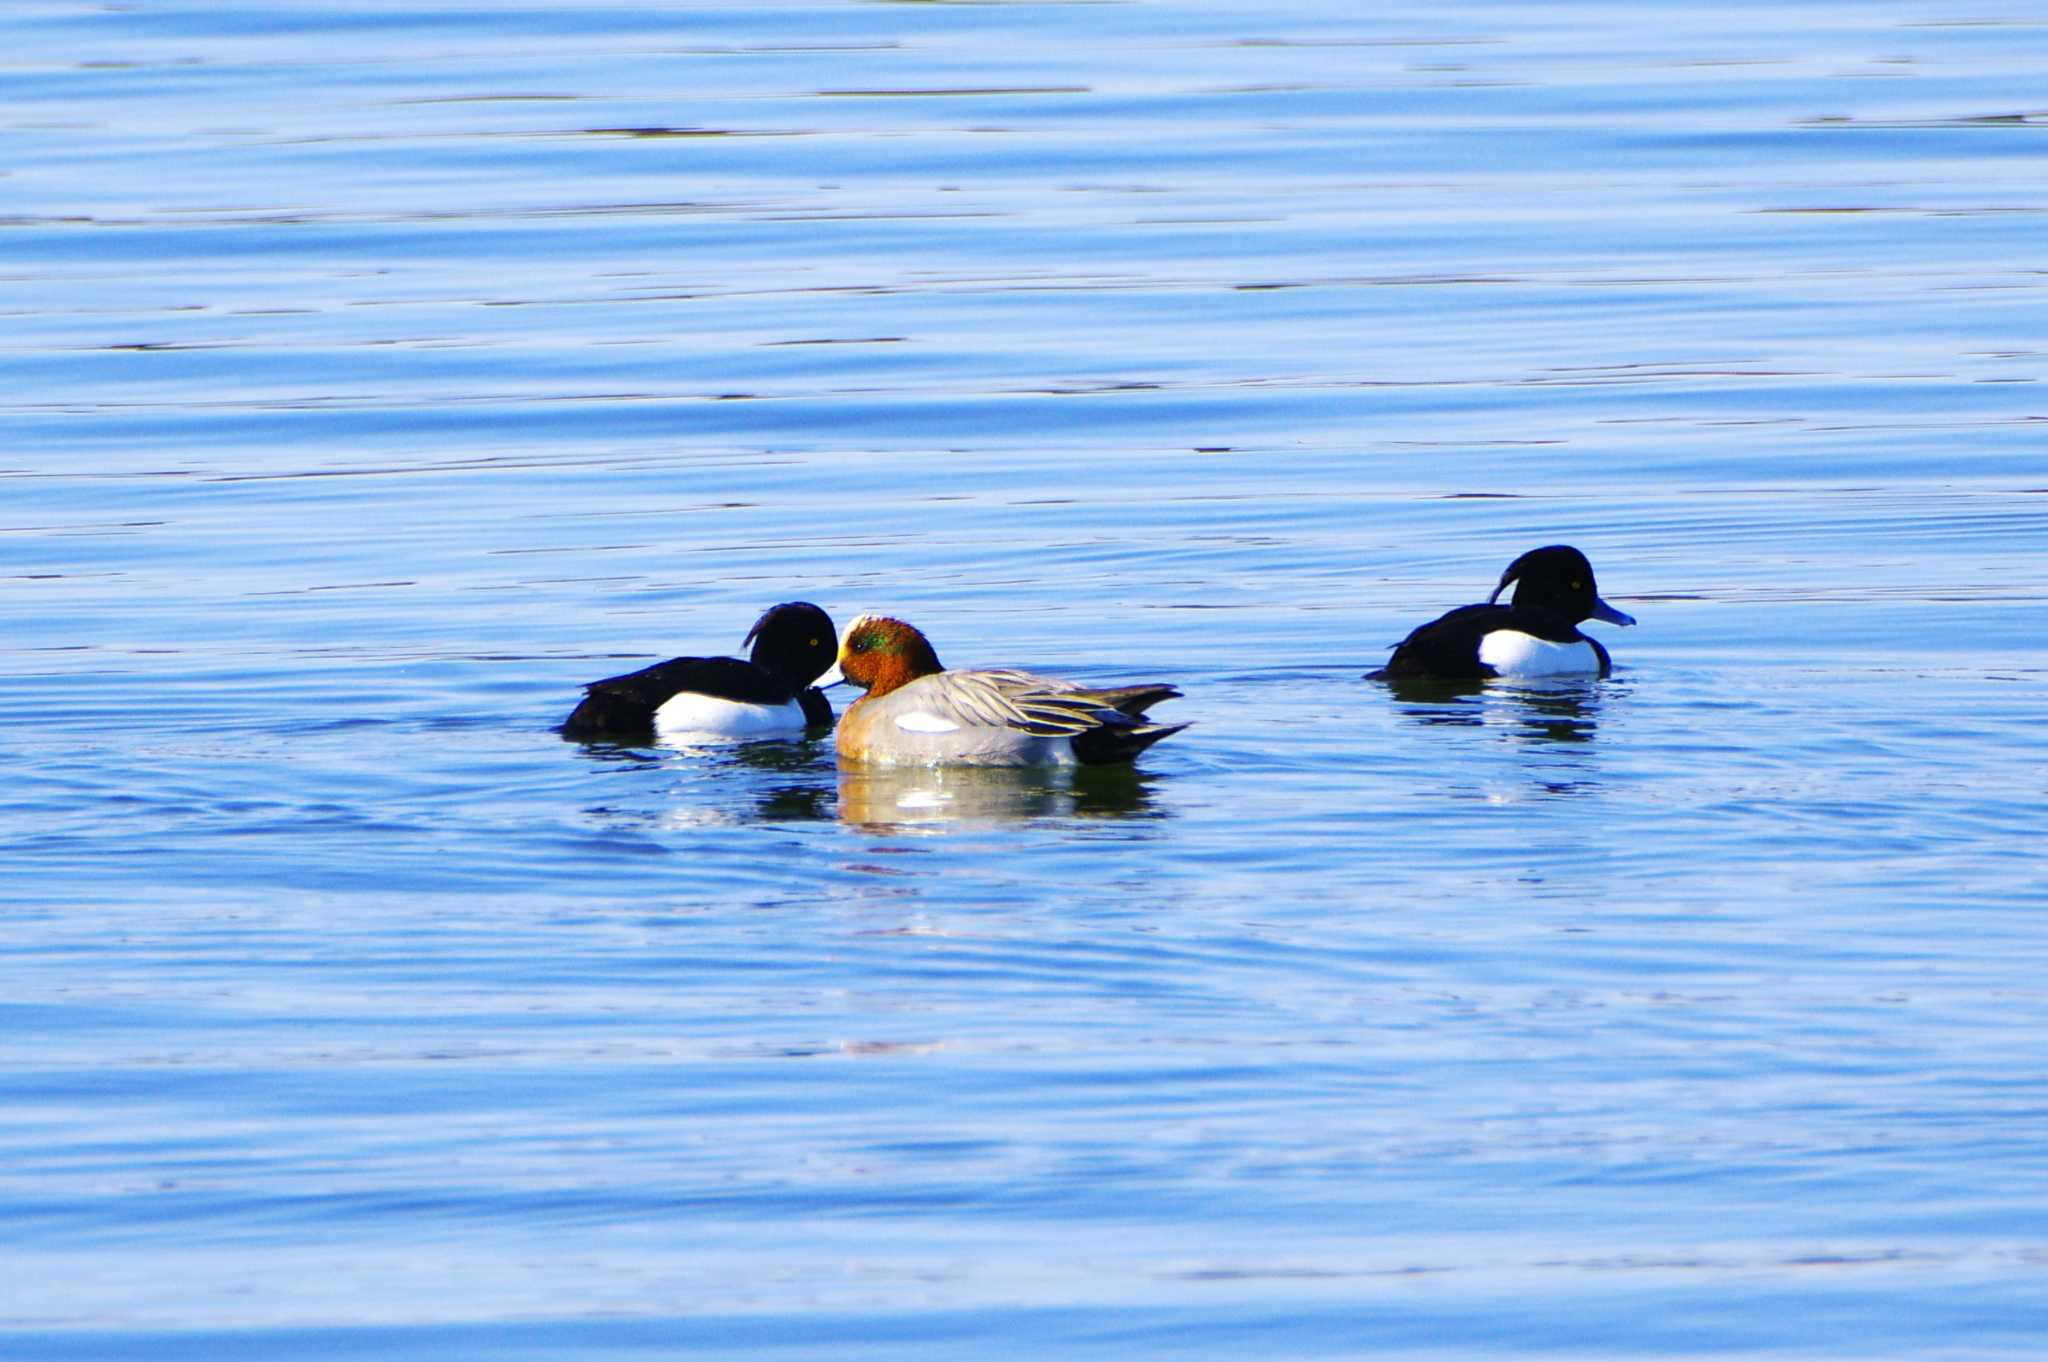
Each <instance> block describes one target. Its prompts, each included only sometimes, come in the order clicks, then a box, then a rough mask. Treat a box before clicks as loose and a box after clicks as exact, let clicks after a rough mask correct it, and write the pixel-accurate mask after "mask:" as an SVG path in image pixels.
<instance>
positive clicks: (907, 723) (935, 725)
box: [896, 709, 960, 733]
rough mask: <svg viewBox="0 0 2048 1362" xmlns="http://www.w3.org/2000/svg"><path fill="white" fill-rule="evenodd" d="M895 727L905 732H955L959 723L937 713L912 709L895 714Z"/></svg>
mask: <svg viewBox="0 0 2048 1362" xmlns="http://www.w3.org/2000/svg"><path fill="white" fill-rule="evenodd" d="M896 727H898V728H900V729H902V730H903V731H904V732H905V733H957V732H959V731H960V725H958V724H956V723H954V722H953V721H952V720H951V719H947V718H942V717H941V716H939V715H937V714H931V713H927V712H926V711H924V710H921V709H914V710H912V711H910V713H908V714H899V715H897V716H896Z"/></svg>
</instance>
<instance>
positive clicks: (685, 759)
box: [577, 741, 833, 827]
mask: <svg viewBox="0 0 2048 1362" xmlns="http://www.w3.org/2000/svg"><path fill="white" fill-rule="evenodd" d="M577 745H578V746H579V747H580V748H582V751H583V755H584V756H585V757H586V758H588V759H589V760H591V761H593V762H601V763H605V764H607V765H616V766H618V767H620V768H622V769H626V770H634V771H648V770H656V769H660V768H664V767H671V768H677V769H681V770H684V771H686V772H687V774H689V775H691V776H701V779H691V780H687V781H685V782H684V783H682V784H679V785H676V786H673V787H669V788H667V789H665V790H664V791H663V793H664V795H665V796H666V797H667V799H668V804H667V806H666V807H665V808H663V809H661V810H659V811H658V812H655V813H653V814H651V815H649V814H645V813H643V814H639V815H635V814H633V813H632V812H630V811H628V810H625V809H615V808H600V809H593V810H592V811H591V812H593V813H597V814H601V815H606V816H607V817H608V819H609V820H611V821H622V822H627V823H645V822H649V821H652V822H655V823H658V824H660V825H662V826H667V827H686V826H687V827H702V826H707V825H717V824H740V823H826V822H830V821H831V820H832V817H833V805H832V785H831V781H830V780H829V776H830V774H831V772H832V769H833V764H832V756H831V749H830V748H829V747H828V746H827V745H826V744H825V743H823V742H820V741H811V742H801V743H791V742H750V743H707V744H705V745H703V746H701V747H692V746H688V745H670V746H665V747H636V746H631V745H628V744H623V743H615V742H591V741H582V742H579V743H578V744H577Z"/></svg>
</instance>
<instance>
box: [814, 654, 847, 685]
mask: <svg viewBox="0 0 2048 1362" xmlns="http://www.w3.org/2000/svg"><path fill="white" fill-rule="evenodd" d="M811 684H812V685H813V686H816V687H817V688H818V689H819V690H824V689H825V688H826V687H828V686H843V685H845V684H847V682H846V673H845V671H844V670H842V669H841V668H840V666H839V659H838V658H836V657H835V658H833V659H832V665H831V666H829V667H827V668H825V674H824V675H823V676H820V677H819V678H818V679H817V680H815V681H813V682H811Z"/></svg>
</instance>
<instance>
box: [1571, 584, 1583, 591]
mask: <svg viewBox="0 0 2048 1362" xmlns="http://www.w3.org/2000/svg"><path fill="white" fill-rule="evenodd" d="M1585 589H1586V584H1585V583H1584V582H1573V583H1572V590H1574V591H1584V590H1585Z"/></svg>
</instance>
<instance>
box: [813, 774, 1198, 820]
mask: <svg viewBox="0 0 2048 1362" xmlns="http://www.w3.org/2000/svg"><path fill="white" fill-rule="evenodd" d="M1152 780H1153V777H1151V776H1148V775H1144V774H1142V773H1141V772H1139V771H1136V770H1134V769H1133V768H1131V767H1129V766H1108V767H1091V766H1047V767H1021V768H1020V767H1000V766H896V767H886V766H885V767H845V768H842V769H841V770H840V772H839V817H840V820H841V821H842V822H846V823H851V824H855V825H857V826H861V827H897V828H900V827H906V826H923V825H934V826H936V825H942V824H958V825H963V826H973V825H976V824H980V825H987V824H992V823H1015V822H1026V821H1030V820H1034V819H1046V818H1052V819H1074V818H1083V819H1085V818H1106V819H1135V820H1144V819H1155V818H1159V817H1161V816H1162V815H1161V814H1160V812H1159V810H1157V809H1156V808H1154V807H1153V803H1152V789H1151V786H1152Z"/></svg>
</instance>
